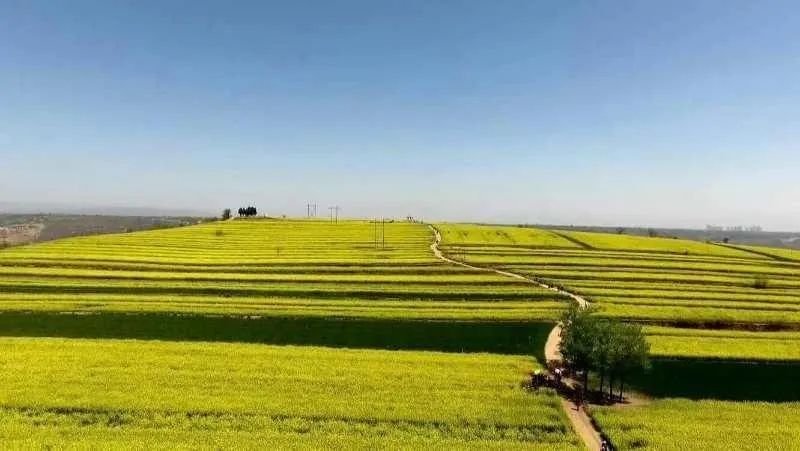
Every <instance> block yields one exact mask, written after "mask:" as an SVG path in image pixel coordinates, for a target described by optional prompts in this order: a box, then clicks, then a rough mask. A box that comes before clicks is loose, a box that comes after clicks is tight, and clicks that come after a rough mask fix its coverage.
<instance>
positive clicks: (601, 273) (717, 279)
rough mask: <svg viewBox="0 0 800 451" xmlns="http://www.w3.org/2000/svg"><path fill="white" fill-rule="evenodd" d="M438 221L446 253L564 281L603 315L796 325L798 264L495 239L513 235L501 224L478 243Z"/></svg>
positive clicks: (723, 252) (592, 239)
mask: <svg viewBox="0 0 800 451" xmlns="http://www.w3.org/2000/svg"><path fill="white" fill-rule="evenodd" d="M440 227H441V229H442V233H443V237H445V238H444V246H443V247H442V248H443V250H444V251H445V252H446V253H447V254H448V255H450V256H451V257H454V258H457V259H461V260H464V261H467V262H470V263H474V264H476V265H482V266H491V267H496V268H501V269H504V270H507V271H511V272H516V273H519V274H524V275H528V276H531V277H535V278H536V279H538V280H541V281H544V282H546V283H548V284H552V285H556V286H561V287H564V288H565V289H567V290H569V291H571V292H574V293H578V294H580V295H582V296H584V297H586V298H587V299H589V300H590V301H591V302H593V303H595V304H597V305H599V306H600V307H601V308H602V311H603V314H604V315H607V316H614V317H619V318H623V319H630V320H646V321H653V322H667V323H677V322H680V323H685V324H690V323H694V324H701V323H712V324H713V323H723V324H733V323H745V324H747V323H749V324H771V325H774V326H784V327H797V326H800V262H793V261H787V260H779V259H774V258H770V257H769V256H767V255H765V254H764V253H754V252H749V251H747V250H744V249H734V248H731V247H725V246H721V245H715V244H708V243H699V242H693V241H687V240H678V239H667V238H647V237H636V236H625V235H612V234H603V233H589V232H564V231H561V232H559V231H543V230H541V231H536V232H532V231H530V230H531V229H521V230H525V231H526V233H527V236H528V237H529V238H528V239H525V240H523V241H520V242H517V241H515V240H513V239H511V240H509V239H506V240H500V239H495V237H500V236H503V237H511V236H513V235H511V234H509V233H508V232H507V231H506V230H505V229H506V228H498V230H497V232H496V234H499V235H494V236H492V235H491V233H490V232H489V231H487V230H486V228H485V227H484V228H482V229H480V233H483V234H484V235H488V236H489V237H490V238H489V239H487V244H485V245H483V246H481V245H477V244H476V240H475V239H474V238H473V237H472V236H469V235H468V233H469V232H463V226H458V225H457V226H451V225H449V224H448V225H442V226H440ZM465 233H466V234H465ZM473 233H475V232H473ZM532 236H538V239H532V238H530V237H532ZM558 238H561V240H560V241H559V240H558ZM537 243H538V244H537ZM777 252H779V253H783V251H777Z"/></svg>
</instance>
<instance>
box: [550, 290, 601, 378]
mask: <svg viewBox="0 0 800 451" xmlns="http://www.w3.org/2000/svg"><path fill="white" fill-rule="evenodd" d="M594 311H595V308H594V307H586V308H584V307H581V306H580V305H578V304H577V303H572V304H571V305H570V307H569V309H568V310H567V311H566V312H564V314H563V315H562V317H561V344H560V346H559V351H560V352H561V356H562V357H563V359H564V362H565V363H566V364H567V366H569V367H570V368H571V369H572V370H573V371H582V372H583V390H584V393H585V392H586V388H587V385H588V383H589V370H591V369H592V365H593V363H594V361H593V357H592V356H593V354H594V338H595V332H596V325H597V322H596V321H595V318H594V317H593V316H592V314H593V313H594Z"/></svg>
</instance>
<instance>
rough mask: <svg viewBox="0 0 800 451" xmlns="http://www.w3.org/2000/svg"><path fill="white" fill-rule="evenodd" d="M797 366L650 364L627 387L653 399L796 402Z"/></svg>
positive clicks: (720, 362)
mask: <svg viewBox="0 0 800 451" xmlns="http://www.w3.org/2000/svg"><path fill="white" fill-rule="evenodd" d="M798 380H800V362H797V363H772V362H732V361H724V360H693V359H679V360H654V361H653V367H652V369H651V370H650V371H648V372H647V373H645V374H642V375H638V376H636V378H635V380H634V381H633V383H632V384H631V385H632V386H633V387H634V388H635V389H637V390H638V391H641V392H644V393H646V394H648V395H650V396H653V397H657V398H688V399H695V400H697V399H718V400H726V401H771V402H787V401H800V384H798Z"/></svg>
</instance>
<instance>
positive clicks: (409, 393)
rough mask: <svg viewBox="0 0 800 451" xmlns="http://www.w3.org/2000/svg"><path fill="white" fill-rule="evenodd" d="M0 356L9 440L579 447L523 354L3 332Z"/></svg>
mask: <svg viewBox="0 0 800 451" xmlns="http://www.w3.org/2000/svg"><path fill="white" fill-rule="evenodd" d="M131 356H136V357H135V358H131ZM0 362H2V368H3V371H2V372H0V383H1V384H2V386H3V391H2V394H1V395H0V438H2V440H3V443H4V445H5V446H11V447H17V446H20V447H36V448H42V447H48V446H56V447H60V444H62V443H64V441H65V440H66V441H68V442H69V443H71V444H72V445H74V446H76V447H90V448H96V447H109V446H111V447H120V446H122V447H125V448H132V449H134V448H139V449H140V448H141V447H147V448H151V447H156V448H173V447H176V446H177V447H181V448H184V447H185V448H196V447H202V448H216V447H225V448H238V447H246V448H259V447H261V446H263V444H264V443H271V444H273V446H278V447H284V446H288V447H309V446H310V447H328V448H330V447H347V448H351V447H358V448H368V447H374V446H392V447H416V446H434V445H435V446H450V447H493V448H498V449H513V448H526V449H529V448H531V447H532V446H534V447H540V448H541V449H578V446H577V445H578V443H577V442H576V437H575V436H574V435H572V433H571V431H570V429H569V427H568V426H567V425H566V423H565V420H564V419H563V414H562V412H561V411H560V406H559V404H558V400H557V398H555V397H554V396H553V395H552V394H551V393H546V392H541V393H538V394H531V393H528V392H525V391H524V390H523V389H522V388H521V386H520V385H521V382H522V380H523V379H524V378H525V375H526V373H527V372H528V371H530V370H531V369H532V368H534V367H535V364H534V363H533V362H532V361H531V359H530V358H525V357H511V356H493V355H487V354H471V355H456V354H442V353H420V352H404V351H391V352H390V351H365V350H331V349H327V348H316V347H300V348H299V347H292V346H288V347H281V346H266V345H247V344H231V343H225V344H215V343H195V344H188V343H175V342H141V341H125V340H122V341H120V340H64V339H41V338H40V339H22V338H6V339H1V340H0Z"/></svg>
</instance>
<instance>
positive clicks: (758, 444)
mask: <svg viewBox="0 0 800 451" xmlns="http://www.w3.org/2000/svg"><path fill="white" fill-rule="evenodd" d="M594 416H595V418H597V419H598V420H599V422H600V424H601V425H602V427H603V429H604V430H605V431H607V432H608V433H609V434H610V435H611V437H612V438H613V440H614V441H615V444H617V445H618V446H619V447H620V449H636V448H641V449H675V450H678V449H706V450H720V451H721V450H729V449H737V448H742V447H745V448H749V447H753V448H755V449H796V448H797V446H798V437H797V424H798V422H800V403H797V402H794V403H781V404H775V403H763V402H756V403H745V402H730V401H712V400H707V401H689V400H681V399H667V400H663V401H656V402H653V403H652V404H650V405H648V406H647V407H631V408H625V409H620V408H613V407H608V408H602V409H597V410H596V411H594ZM765 417H767V418H765Z"/></svg>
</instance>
